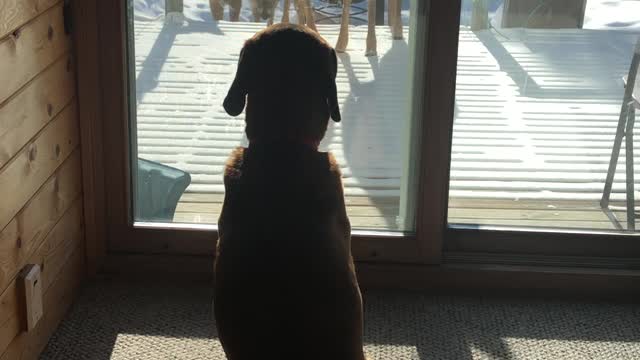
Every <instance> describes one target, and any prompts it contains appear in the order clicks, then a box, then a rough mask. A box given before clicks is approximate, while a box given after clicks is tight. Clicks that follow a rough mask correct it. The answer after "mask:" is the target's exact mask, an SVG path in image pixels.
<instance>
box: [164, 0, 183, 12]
mask: <svg viewBox="0 0 640 360" xmlns="http://www.w3.org/2000/svg"><path fill="white" fill-rule="evenodd" d="M183 12H184V3H183V0H165V3H164V13H165V15H167V14H170V13H180V14H182V13H183Z"/></svg>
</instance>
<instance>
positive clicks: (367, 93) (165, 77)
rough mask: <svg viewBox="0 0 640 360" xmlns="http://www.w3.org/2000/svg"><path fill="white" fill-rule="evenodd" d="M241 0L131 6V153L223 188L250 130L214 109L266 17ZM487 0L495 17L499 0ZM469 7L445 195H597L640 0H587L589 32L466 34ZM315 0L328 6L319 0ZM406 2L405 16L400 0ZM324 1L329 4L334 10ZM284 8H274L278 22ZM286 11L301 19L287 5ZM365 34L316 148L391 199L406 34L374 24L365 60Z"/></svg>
mask: <svg viewBox="0 0 640 360" xmlns="http://www.w3.org/2000/svg"><path fill="white" fill-rule="evenodd" d="M243 1H244V6H243V10H242V13H241V20H242V22H239V23H232V22H229V21H222V22H220V23H216V22H214V21H213V19H212V17H211V12H210V10H209V2H208V0H184V17H185V20H186V21H185V22H184V24H181V25H179V26H175V27H172V26H164V21H163V20H164V0H133V3H132V4H133V11H134V16H135V41H136V44H135V45H136V46H135V48H136V70H137V73H136V74H137V99H136V100H137V105H138V106H137V121H138V123H137V127H138V145H139V154H140V156H141V157H146V158H148V159H150V160H155V161H159V162H163V163H165V164H167V165H171V166H175V167H177V168H180V169H183V170H185V171H188V172H189V173H191V174H192V178H193V184H192V186H191V187H190V188H189V190H188V191H191V192H222V191H223V186H222V181H221V180H222V177H221V172H222V167H223V166H224V162H225V160H226V157H227V156H228V153H229V151H230V150H231V149H232V148H233V147H235V146H238V145H241V144H243V143H244V141H245V139H244V137H243V125H244V124H243V118H242V117H239V118H231V117H229V116H227V115H226V114H225V113H224V111H223V110H222V109H221V106H220V104H221V102H222V99H223V97H224V94H225V93H226V90H227V88H228V85H229V83H230V82H231V80H232V77H233V73H234V71H235V66H236V63H237V55H238V53H239V50H240V46H241V45H242V41H243V40H244V39H246V38H248V37H249V36H251V34H252V33H255V32H256V31H258V30H259V29H261V28H263V27H264V23H253V22H252V20H253V19H252V15H251V11H250V6H249V0H243ZM438 1H440V0H438ZM442 1H445V0H442ZM488 1H489V2H490V6H489V9H490V14H491V15H490V16H491V17H492V19H493V22H494V23H495V22H496V18H497V17H499V16H500V12H501V5H502V1H494V0H488ZM532 1H534V0H532ZM280 4H282V2H281V3H280ZM469 5H470V1H469V0H465V1H464V3H463V12H462V14H461V23H462V25H463V26H462V27H461V29H462V31H461V43H460V58H459V63H458V65H459V66H458V89H457V95H456V96H457V97H456V110H457V112H456V119H455V125H454V126H455V128H454V134H453V152H452V158H453V163H452V167H451V179H452V182H451V194H452V195H454V196H456V195H457V196H475V197H486V198H496V197H505V198H510V197H515V198H526V197H529V198H588V199H592V200H593V199H597V198H599V196H600V194H601V189H602V184H603V176H604V174H606V166H607V164H608V157H609V155H610V149H611V143H612V136H613V132H614V131H615V126H616V122H617V117H618V114H619V106H620V101H621V92H622V87H621V84H620V79H621V77H622V75H624V74H625V73H626V71H628V64H629V61H630V59H631V57H630V54H631V50H632V49H633V44H634V42H635V39H637V38H638V34H639V33H640V24H639V22H640V1H629V0H620V1H605V0H589V1H588V2H587V8H586V15H585V24H584V28H585V29H584V30H582V29H563V30H558V31H554V30H535V29H534V30H529V29H500V32H501V34H497V33H496V32H495V31H486V32H484V34H483V33H482V32H479V33H477V34H476V33H472V32H470V31H468V28H467V27H466V26H465V24H468V22H467V20H468V15H469V12H470V7H469ZM314 6H316V7H318V8H320V7H322V6H326V3H324V2H322V1H321V0H314ZM403 9H404V10H403V21H404V22H405V24H406V23H408V10H407V9H408V1H404V2H403ZM363 10H365V12H363ZM322 11H325V12H326V13H328V14H333V15H337V14H339V12H340V8H339V7H336V6H334V7H329V8H323V10H322ZM353 13H354V14H356V15H355V16H354V18H352V19H351V22H352V24H353V25H364V24H365V20H366V2H362V3H358V4H356V5H354V10H353ZM281 14H282V9H281V8H279V9H278V10H277V12H276V21H278V20H279V19H280V17H281ZM291 16H292V21H296V19H295V16H296V14H295V11H293V9H292V11H291ZM225 19H228V9H225ZM336 21H337V20H336ZM605 30H606V31H605ZM406 31H407V29H406V27H405V35H408V33H407V32H406ZM320 32H321V34H322V35H323V36H325V37H326V38H327V40H329V41H330V42H331V43H335V40H336V38H337V33H338V30H337V27H336V26H335V25H320ZM503 35H504V36H503ZM365 36H366V27H365V26H354V27H353V30H352V32H351V41H350V43H349V49H348V56H342V57H341V58H340V72H339V75H338V81H337V82H338V89H339V96H340V99H339V100H340V102H341V105H342V109H343V118H344V119H345V121H343V122H342V123H340V124H332V126H331V128H330V130H329V132H328V134H327V137H326V140H325V141H324V142H323V149H329V150H331V151H332V152H334V154H335V155H336V157H337V158H338V161H339V162H340V163H341V166H343V169H342V170H343V173H344V176H345V181H344V183H345V187H346V189H345V190H346V194H347V195H351V196H379V197H382V196H386V197H396V198H397V197H398V196H399V194H400V183H401V176H402V164H403V161H402V156H403V150H405V148H404V146H405V143H404V142H403V134H402V128H403V125H404V124H403V123H402V122H403V121H406V119H408V115H407V109H406V107H407V106H406V105H407V101H406V99H408V98H410V96H409V94H408V93H407V89H406V77H407V76H409V75H410V74H409V72H408V71H407V69H408V67H409V65H408V58H409V50H408V46H407V40H406V39H407V37H405V40H401V41H392V40H391V37H390V34H389V29H388V27H386V26H381V27H379V30H378V50H379V57H377V58H366V57H364V43H365V42H364V39H365ZM212 44H215V45H214V46H212ZM567 52H573V54H575V55H574V56H567ZM349 71H351V73H349ZM389 119H400V120H397V121H395V122H394V121H389ZM637 139H638V138H637ZM619 171H622V172H621V173H620V175H621V176H617V177H616V185H615V187H614V190H615V191H616V192H617V194H614V197H616V196H619V195H622V193H623V191H624V184H623V183H622V181H624V176H623V175H624V167H623V166H620V167H619Z"/></svg>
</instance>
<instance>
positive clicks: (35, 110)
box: [0, 54, 75, 168]
mask: <svg viewBox="0 0 640 360" xmlns="http://www.w3.org/2000/svg"><path fill="white" fill-rule="evenodd" d="M74 93H75V84H74V78H73V62H72V58H71V55H70V54H66V55H64V56H62V57H61V58H59V59H58V60H57V61H56V62H55V63H54V64H53V65H52V66H50V67H49V68H47V69H46V70H45V71H44V72H43V73H42V74H40V75H38V76H37V77H36V78H35V79H33V81H31V82H30V83H29V84H27V86H25V87H24V88H23V89H22V90H21V91H19V92H18V93H17V94H16V95H15V96H13V97H12V98H11V99H10V100H9V101H8V102H7V103H6V104H5V105H4V106H2V107H0V168H2V166H3V165H4V164H6V163H7V161H9V159H11V158H12V157H13V156H14V155H15V154H17V153H18V151H20V149H21V148H22V147H23V146H24V144H26V143H27V142H28V141H29V140H30V139H31V138H32V137H33V135H34V134H36V133H38V131H40V129H42V128H43V127H44V126H45V125H46V124H47V123H48V122H49V121H51V120H52V119H53V118H54V117H55V116H56V115H58V113H60V111H62V109H63V108H64V107H65V106H66V105H67V104H68V103H69V101H71V99H72V97H73V94H74Z"/></svg>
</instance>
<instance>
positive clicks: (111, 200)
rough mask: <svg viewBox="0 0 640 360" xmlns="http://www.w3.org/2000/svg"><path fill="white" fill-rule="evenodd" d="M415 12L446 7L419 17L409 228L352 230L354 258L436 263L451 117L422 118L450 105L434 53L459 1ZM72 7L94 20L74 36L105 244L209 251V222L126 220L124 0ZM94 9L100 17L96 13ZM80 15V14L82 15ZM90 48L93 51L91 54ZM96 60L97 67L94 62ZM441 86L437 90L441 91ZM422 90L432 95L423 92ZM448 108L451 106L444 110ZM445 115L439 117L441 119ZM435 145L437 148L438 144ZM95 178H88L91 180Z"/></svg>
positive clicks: (448, 39) (213, 234)
mask: <svg viewBox="0 0 640 360" xmlns="http://www.w3.org/2000/svg"><path fill="white" fill-rule="evenodd" d="M418 4H419V5H418V13H419V14H420V15H419V16H423V17H424V18H425V19H427V18H428V14H432V13H439V14H442V15H444V14H447V15H448V16H441V17H440V18H438V19H435V20H434V19H429V21H425V24H424V25H425V26H426V28H425V31H426V32H427V36H426V37H424V41H425V44H424V46H423V47H422V48H423V49H424V50H423V53H422V54H418V55H417V56H418V57H419V58H421V59H422V61H421V63H420V65H421V66H422V69H421V71H420V72H419V73H420V74H421V76H422V77H423V82H422V84H423V88H422V89H420V91H422V94H423V96H424V98H423V100H422V101H417V102H416V103H418V104H421V105H422V106H421V107H420V111H422V115H421V121H420V123H421V126H419V127H418V128H419V133H420V134H421V136H422V141H420V144H419V145H418V148H419V151H420V153H421V154H422V156H421V157H420V159H419V161H417V162H418V163H419V164H418V165H417V172H416V173H417V175H416V176H417V179H416V181H417V184H418V185H417V195H416V199H418V201H417V205H416V221H415V222H416V230H415V232H412V233H395V232H378V231H353V234H352V244H353V254H354V257H355V259H356V260H357V261H370V262H396V263H414V264H438V263H440V262H441V259H442V236H443V234H444V230H445V226H446V208H447V206H446V205H447V196H446V194H447V187H448V162H449V155H448V151H442V149H448V145H447V144H448V142H449V141H450V124H448V122H447V121H428V119H434V118H442V117H443V116H444V117H446V114H448V113H450V112H451V111H452V109H453V99H454V98H453V93H454V90H455V89H454V85H455V82H454V83H453V84H449V85H448V86H447V85H445V86H444V88H443V86H442V84H443V83H445V79H446V78H447V77H448V76H455V67H453V68H450V69H449V72H448V73H447V72H441V71H440V70H439V69H438V67H437V66H438V64H439V63H441V60H439V59H438V58H437V57H436V56H432V55H431V56H430V55H429V54H440V56H442V57H443V59H444V58H446V56H445V55H446V52H447V51H448V52H452V53H453V54H450V56H451V55H453V56H454V57H455V52H456V51H457V46H451V44H457V36H458V33H457V32H455V33H445V32H444V31H443V30H442V28H441V26H440V25H441V24H440V23H442V22H443V21H453V22H457V21H459V6H460V3H459V2H456V1H453V2H440V1H420V2H418ZM76 7H79V8H83V9H85V10H84V11H89V12H91V11H95V15H94V16H93V18H94V19H95V24H91V22H90V21H89V20H85V21H83V22H82V24H81V27H82V29H81V30H80V31H83V32H84V31H87V32H89V33H90V32H91V31H92V32H93V33H95V37H94V38H93V39H92V40H86V39H85V41H83V42H80V43H79V45H80V46H81V47H82V46H84V49H83V50H82V51H83V52H86V53H89V54H85V56H84V59H85V60H86V61H87V62H91V63H92V64H93V65H94V66H93V67H87V70H85V71H82V74H81V76H82V75H85V76H88V75H89V74H88V73H89V71H96V69H97V71H98V73H99V76H97V78H96V77H95V76H93V78H92V82H94V84H95V85H94V86H92V87H90V86H85V87H84V91H83V92H84V94H85V97H86V98H87V99H89V100H91V99H93V100H94V102H95V103H96V104H94V106H93V107H94V110H95V108H96V107H97V108H98V111H99V114H100V116H99V117H98V116H94V117H93V118H92V119H91V120H92V121H93V127H94V128H99V129H101V130H102V131H94V133H92V134H87V136H90V137H92V138H94V139H95V141H94V142H95V143H97V144H99V145H100V147H99V148H100V149H98V148H97V147H96V148H94V149H88V150H89V151H91V152H92V153H99V152H100V151H99V150H102V153H101V155H102V156H101V162H102V164H103V167H102V168H98V169H94V170H93V176H94V177H95V178H99V179H101V181H102V184H97V185H96V186H98V185H100V186H103V187H104V200H103V201H104V207H103V209H104V219H105V228H106V239H107V240H106V244H107V245H106V247H107V248H108V250H109V251H110V252H116V253H138V254H170V255H180V254H183V255H213V253H214V251H215V241H216V238H217V229H216V227H215V226H209V225H204V226H202V225H194V226H190V225H189V226H186V225H183V224H152V223H136V224H134V221H133V211H132V204H131V199H132V195H133V192H132V188H131V183H132V182H131V179H132V175H133V174H132V173H131V166H130V165H131V164H130V161H131V160H130V159H131V156H130V155H131V154H132V153H133V150H134V149H132V148H131V146H130V141H131V136H132V132H131V126H130V121H129V106H130V104H129V99H128V96H127V95H126V94H128V89H129V86H130V84H129V82H128V75H129V74H128V72H129V68H128V63H127V53H128V51H130V49H128V48H127V42H126V39H127V26H128V23H127V18H126V16H125V15H126V12H127V10H128V9H127V8H126V4H125V0H119V1H96V0H87V1H86V2H85V3H84V4H83V5H76ZM98 14H99V16H98ZM84 15H85V16H86V15H87V14H84ZM90 55H92V56H90ZM96 65H97V66H96ZM443 90H444V91H443ZM429 94H433V95H432V96H429ZM447 107H450V108H451V109H447ZM443 119H444V118H443ZM438 149H440V150H438ZM426 169H441V171H442V173H443V174H447V178H446V179H444V178H436V177H434V176H433V173H432V172H431V171H427V170H426ZM94 183H95V181H94Z"/></svg>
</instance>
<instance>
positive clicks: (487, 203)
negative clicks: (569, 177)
mask: <svg viewBox="0 0 640 360" xmlns="http://www.w3.org/2000/svg"><path fill="white" fill-rule="evenodd" d="M615 205H618V206H624V203H616V204H615ZM449 208H450V209H452V208H457V209H523V210H524V209H531V210H550V211H553V210H584V211H589V210H600V204H599V202H598V201H581V200H575V201H571V200H517V199H475V198H458V197H456V198H453V197H452V198H449ZM478 211H481V210H478Z"/></svg>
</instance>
